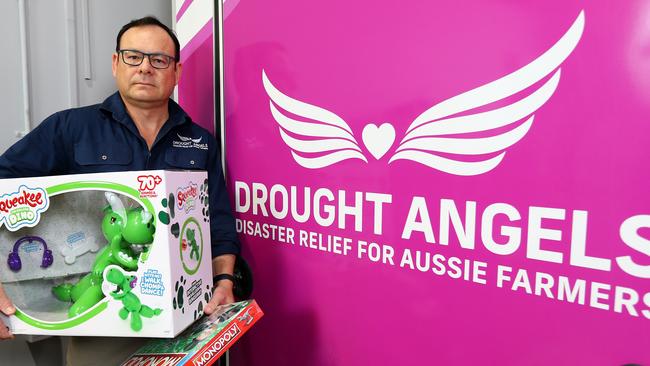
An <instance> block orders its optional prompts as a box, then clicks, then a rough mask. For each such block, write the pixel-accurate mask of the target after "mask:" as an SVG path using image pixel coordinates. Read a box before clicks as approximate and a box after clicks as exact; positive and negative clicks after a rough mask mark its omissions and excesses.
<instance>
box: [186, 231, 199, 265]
mask: <svg viewBox="0 0 650 366" xmlns="http://www.w3.org/2000/svg"><path fill="white" fill-rule="evenodd" d="M187 239H188V241H189V243H190V244H189V245H190V259H192V258H194V257H196V260H197V261H198V260H199V257H200V256H199V245H198V244H197V243H196V238H195V233H194V230H193V229H187Z"/></svg>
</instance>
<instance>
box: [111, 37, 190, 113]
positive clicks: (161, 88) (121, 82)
mask: <svg viewBox="0 0 650 366" xmlns="http://www.w3.org/2000/svg"><path fill="white" fill-rule="evenodd" d="M120 49H121V50H137V51H141V52H144V53H161V54H165V55H169V56H172V57H174V56H176V55H175V52H174V42H173V41H172V39H171V37H170V36H169V35H168V34H167V32H165V30H163V29H162V28H160V27H157V26H152V25H147V26H142V27H133V28H131V29H129V30H127V31H126V32H124V34H123V35H122V39H121V40H120ZM181 66H182V65H181V64H180V63H175V62H173V61H172V63H171V64H170V65H169V67H168V68H166V69H156V68H154V67H153V66H151V64H150V62H149V58H148V57H146V56H145V58H144V60H143V61H142V63H141V64H140V65H138V66H130V65H127V64H125V63H124V62H123V60H122V56H121V55H120V54H118V53H115V54H113V76H114V77H115V81H116V83H117V88H118V90H119V91H120V94H121V95H122V98H123V99H124V101H125V102H127V103H129V104H132V105H141V106H146V105H155V104H160V103H166V102H167V99H168V98H169V96H170V95H171V94H172V92H173V91H174V87H175V86H176V84H177V83H178V80H179V78H180V75H181Z"/></svg>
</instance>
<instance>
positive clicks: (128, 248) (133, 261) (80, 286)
mask: <svg viewBox="0 0 650 366" xmlns="http://www.w3.org/2000/svg"><path fill="white" fill-rule="evenodd" d="M105 196H106V200H107V201H108V203H109V207H107V208H106V209H105V215H104V219H103V220H102V233H103V234H104V237H105V238H106V240H107V241H108V244H107V245H106V246H105V247H104V248H102V249H101V250H100V251H99V253H98V254H97V257H95V262H94V263H93V267H92V270H91V272H90V273H88V274H87V275H85V276H84V277H82V278H81V279H80V280H79V282H77V283H76V284H74V285H73V284H68V283H66V284H62V285H59V286H55V287H53V288H52V292H53V293H54V296H55V297H56V298H57V299H59V300H61V301H72V302H73V304H72V306H71V307H70V309H69V310H68V316H69V317H74V316H77V315H79V314H81V313H83V312H85V311H86V310H88V309H90V308H91V307H93V306H94V305H95V304H97V303H98V302H99V301H101V300H102V299H103V298H104V294H103V293H102V282H103V278H102V274H103V272H104V269H106V267H107V266H109V265H111V264H115V265H118V266H120V267H121V268H124V269H125V270H127V271H135V270H137V269H138V256H137V255H136V254H135V253H134V251H133V249H132V245H134V244H135V245H145V247H144V250H145V251H146V250H148V244H151V242H153V235H154V232H155V227H154V225H153V216H152V215H151V213H149V212H147V211H144V210H143V209H142V208H141V207H137V208H129V209H125V208H124V205H123V204H122V202H121V201H120V199H119V198H118V197H117V195H116V194H114V193H111V192H106V193H105Z"/></svg>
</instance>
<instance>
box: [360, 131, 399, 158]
mask: <svg viewBox="0 0 650 366" xmlns="http://www.w3.org/2000/svg"><path fill="white" fill-rule="evenodd" d="M361 138H362V139H363V143H364V144H365V145H366V148H367V149H368V151H370V153H371V154H372V156H374V157H375V159H377V160H379V159H380V158H381V157H382V156H384V154H386V152H387V151H388V149H390V147H391V146H393V142H395V128H393V125H391V124H390V123H382V125H381V126H379V127H377V125H375V124H373V123H369V124H367V125H366V127H364V128H363V133H362V134H361Z"/></svg>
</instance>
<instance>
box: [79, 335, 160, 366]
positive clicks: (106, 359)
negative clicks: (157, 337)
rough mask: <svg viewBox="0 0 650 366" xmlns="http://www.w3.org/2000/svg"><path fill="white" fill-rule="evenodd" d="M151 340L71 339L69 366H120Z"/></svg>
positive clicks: (115, 338)
mask: <svg viewBox="0 0 650 366" xmlns="http://www.w3.org/2000/svg"><path fill="white" fill-rule="evenodd" d="M149 340H150V338H119V337H71V338H70V342H69V343H68V351H67V354H66V365H67V366H91V365H92V366H118V365H120V364H121V363H122V362H124V360H126V359H127V358H128V357H129V356H130V355H131V354H133V352H135V351H136V350H137V349H138V348H140V347H142V346H143V345H144V344H145V343H146V342H147V341H149Z"/></svg>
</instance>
